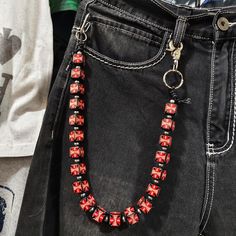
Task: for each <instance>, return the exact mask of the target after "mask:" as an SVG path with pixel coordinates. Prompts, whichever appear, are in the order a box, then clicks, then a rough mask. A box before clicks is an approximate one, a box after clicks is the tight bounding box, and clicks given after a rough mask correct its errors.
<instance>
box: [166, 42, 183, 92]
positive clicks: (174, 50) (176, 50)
mask: <svg viewBox="0 0 236 236" xmlns="http://www.w3.org/2000/svg"><path fill="white" fill-rule="evenodd" d="M182 49H183V44H182V43H180V46H179V47H175V46H174V43H173V40H170V41H169V43H168V47H167V49H166V50H167V51H169V52H171V56H172V58H173V67H172V69H170V70H168V71H166V73H165V74H164V75H163V82H164V83H165V85H166V87H168V88H170V89H178V88H180V87H181V86H182V85H183V83H184V78H183V75H182V73H181V72H180V71H179V70H178V67H179V59H180V57H181V52H182ZM171 73H172V74H174V75H175V76H176V75H177V76H179V77H180V82H179V84H178V85H177V86H171V85H169V84H168V82H167V75H169V74H171Z"/></svg>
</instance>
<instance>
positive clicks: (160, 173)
mask: <svg viewBox="0 0 236 236" xmlns="http://www.w3.org/2000/svg"><path fill="white" fill-rule="evenodd" d="M166 175H167V171H166V170H163V169H162V168H160V167H153V168H152V172H151V176H152V178H153V179H161V180H165V178H166Z"/></svg>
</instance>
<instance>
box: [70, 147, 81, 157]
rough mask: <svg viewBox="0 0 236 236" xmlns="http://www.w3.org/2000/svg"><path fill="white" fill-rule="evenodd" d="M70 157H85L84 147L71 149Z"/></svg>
mask: <svg viewBox="0 0 236 236" xmlns="http://www.w3.org/2000/svg"><path fill="white" fill-rule="evenodd" d="M70 157H71V158H79V157H84V148H83V147H78V146H75V147H71V148H70Z"/></svg>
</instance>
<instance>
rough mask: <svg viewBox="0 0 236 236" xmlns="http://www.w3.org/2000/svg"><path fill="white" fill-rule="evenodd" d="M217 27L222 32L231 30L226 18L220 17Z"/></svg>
mask: <svg viewBox="0 0 236 236" xmlns="http://www.w3.org/2000/svg"><path fill="white" fill-rule="evenodd" d="M217 26H218V28H219V29H220V30H222V31H227V30H228V29H229V21H228V20H227V19H226V18H225V17H220V18H219V19H218V20H217Z"/></svg>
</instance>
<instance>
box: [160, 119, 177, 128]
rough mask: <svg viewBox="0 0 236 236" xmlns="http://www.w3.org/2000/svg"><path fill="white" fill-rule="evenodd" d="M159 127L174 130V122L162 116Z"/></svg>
mask: <svg viewBox="0 0 236 236" xmlns="http://www.w3.org/2000/svg"><path fill="white" fill-rule="evenodd" d="M161 128H162V129H164V130H167V131H174V130H175V122H174V121H173V120H172V119H169V118H163V119H162V121H161Z"/></svg>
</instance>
